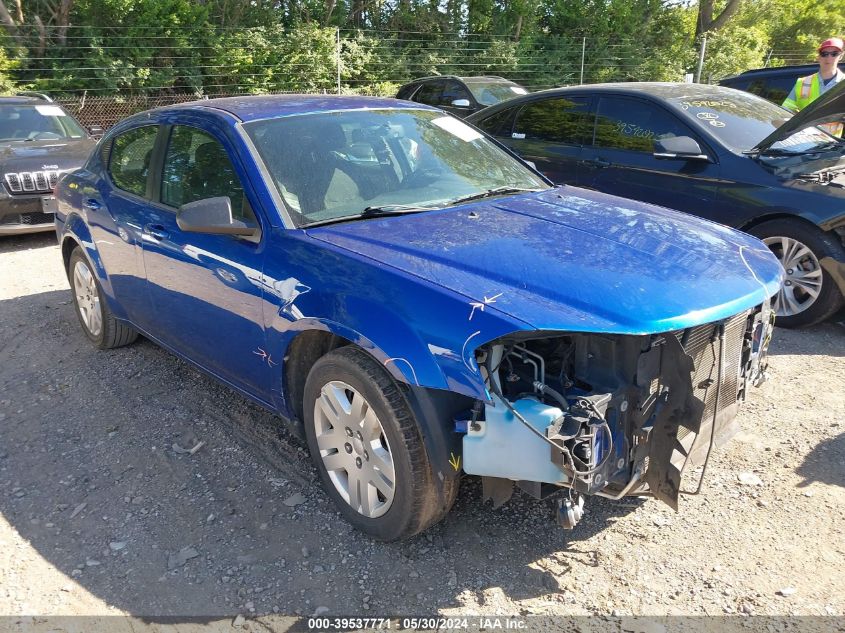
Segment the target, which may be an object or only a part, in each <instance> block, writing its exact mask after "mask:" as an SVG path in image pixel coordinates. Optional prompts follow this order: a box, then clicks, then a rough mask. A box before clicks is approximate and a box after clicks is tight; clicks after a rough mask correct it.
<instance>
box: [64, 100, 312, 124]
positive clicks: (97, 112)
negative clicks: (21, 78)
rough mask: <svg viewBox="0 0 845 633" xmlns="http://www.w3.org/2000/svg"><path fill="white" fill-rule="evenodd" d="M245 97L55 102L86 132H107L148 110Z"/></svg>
mask: <svg viewBox="0 0 845 633" xmlns="http://www.w3.org/2000/svg"><path fill="white" fill-rule="evenodd" d="M245 94H247V93H243V92H221V93H216V94H212V95H205V96H198V95H196V94H191V93H182V94H169V95H158V96H144V95H130V96H120V95H118V96H110V97H106V96H94V97H92V96H88V95H87V94H85V93H83V94H82V95H64V96H59V97H56V98H54V99H53V100H54V101H55V102H56V103H59V104H61V105H62V106H64V108H65V110H67V111H68V112H69V113H70V114H72V115H73V116H74V117H75V118H76V119H77V120H78V121H79V122H80V123H81V124H82V125H84V126H85V127H86V128H90V127H92V126H99V127H101V128H103V130H107V129H109V128H110V127H112V126H113V125H115V124H116V123H118V122H119V121H122V120H123V119H125V118H126V117H128V116H132V115H133V114H137V113H138V112H143V111H145V110H151V109H153V108H160V107H163V106H170V105H174V104H177V103H187V102H189V101H197V100H199V99H211V98H217V97H237V96H244V95H245ZM272 94H300V93H296V92H273V93H272Z"/></svg>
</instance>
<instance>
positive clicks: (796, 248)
mask: <svg viewBox="0 0 845 633" xmlns="http://www.w3.org/2000/svg"><path fill="white" fill-rule="evenodd" d="M763 243H765V244H766V246H768V247H769V248H770V249H771V251H772V252H773V253H774V254H775V255H776V256H777V258H778V259H779V260H780V263H781V265H782V266H783V268H784V270H785V271H786V279H785V281H784V283H783V286H781V289H780V291H779V292H778V294H777V296H776V297H775V312H776V313H777V315H778V316H793V315H796V314H799V313H800V312H803V311H804V310H806V309H807V308H809V307H810V306H811V305H813V303H814V302H815V301H816V299H818V297H819V293H820V292H821V289H822V267H821V265H820V264H819V260H818V258H817V257H816V256H815V255H814V254H813V251H811V250H810V249H809V248H808V247H807V246H806V245H805V244H803V243H801V242H799V241H798V240H796V239H793V238H791V237H783V236H773V237H767V238H764V239H763Z"/></svg>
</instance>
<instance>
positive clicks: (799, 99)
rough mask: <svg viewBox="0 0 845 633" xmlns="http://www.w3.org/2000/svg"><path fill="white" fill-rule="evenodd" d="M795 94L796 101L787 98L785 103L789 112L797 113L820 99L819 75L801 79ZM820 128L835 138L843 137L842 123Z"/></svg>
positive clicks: (825, 125) (829, 124) (784, 105)
mask: <svg viewBox="0 0 845 633" xmlns="http://www.w3.org/2000/svg"><path fill="white" fill-rule="evenodd" d="M841 72H842V71H841V70H837V73H841ZM840 81H845V79H840ZM794 92H795V99H794V100H792V99H790V98H789V97H787V98H786V101H784V102H783V107H784V108H786V109H788V110H792V111H793V112H797V111H799V110H803V109H804V108H806V107H807V106H808V105H810V104H811V103H812V102H813V101H815V100H816V99H818V98H819V94H821V87H820V85H819V74H818V73H813V74H812V75H807V76H806V77H799V78H798V80H797V81H796V82H795V90H794ZM819 127H820V128H822V129H823V130H825V131H826V132H828V133H830V134H833V135H834V136H838V137H841V136H842V132H843V127H844V126H843V124H842V123H825V124H823V125H820V126H819Z"/></svg>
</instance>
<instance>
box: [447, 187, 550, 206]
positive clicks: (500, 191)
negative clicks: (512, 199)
mask: <svg viewBox="0 0 845 633" xmlns="http://www.w3.org/2000/svg"><path fill="white" fill-rule="evenodd" d="M530 191H532V192H533V191H542V190H541V189H526V188H525V187H494V188H493V189H488V190H487V191H481V192H479V193H473V194H471V195H469V196H462V197H460V198H455V199H454V200H450V201H449V204H461V203H463V202H471V201H472V200H481V199H482V198H492V197H493V196H503V195H506V194H509V193H527V192H530Z"/></svg>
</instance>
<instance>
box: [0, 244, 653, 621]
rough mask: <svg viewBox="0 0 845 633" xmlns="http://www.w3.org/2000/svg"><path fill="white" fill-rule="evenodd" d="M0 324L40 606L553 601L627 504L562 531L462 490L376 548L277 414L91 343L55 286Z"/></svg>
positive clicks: (170, 609)
mask: <svg viewBox="0 0 845 633" xmlns="http://www.w3.org/2000/svg"><path fill="white" fill-rule="evenodd" d="M32 239H37V240H43V242H44V243H45V244H44V245H49V244H48V239H47V238H45V237H42V236H35V237H34V238H32ZM0 314H2V316H3V318H2V319H0V341H3V344H2V345H0V514H1V515H2V518H3V519H4V520H5V521H7V522H8V523H9V524H11V526H12V527H13V528H14V529H15V530H16V531H17V532H18V534H20V536H21V537H22V538H23V539H24V540H25V541H27V542H28V543H29V544H30V545H31V546H32V547H33V548H34V550H35V551H36V552H37V554H38V555H39V556H41V557H42V558H43V559H45V560H46V561H47V562H49V563H50V565H52V566H53V567H55V568H56V569H57V570H58V572H60V573H61V574H64V575H65V576H66V577H67V579H62V578H61V577H60V576H59V575H58V574H55V573H54V574H53V576H55V578H52V576H51V583H53V584H49V585H48V586H46V587H45V588H44V591H52V592H55V594H56V595H55V602H53V603H52V604H58V605H61V604H62V601H63V600H65V597H66V596H67V595H68V594H66V593H64V594H63V593H60V592H59V589H58V588H60V587H62V586H63V585H65V586H67V585H68V584H69V585H71V586H74V587H76V588H81V589H84V590H85V591H87V592H89V593H90V594H93V595H94V596H96V597H97V598H99V599H101V600H103V601H104V602H106V603H107V604H110V605H114V606H115V607H117V608H118V609H121V610H123V611H126V612H129V613H131V614H136V615H143V616H145V617H146V618H148V619H150V620H156V619H159V618H166V617H171V618H172V617H179V616H200V617H204V616H209V617H212V616H226V615H232V614H237V613H243V614H245V615H249V614H261V613H272V612H273V611H274V610H278V612H280V613H284V614H304V615H310V614H312V613H314V611H315V610H316V609H317V607H319V606H324V607H326V608H328V609H329V613H333V614H360V613H367V612H369V613H371V614H379V613H380V614H396V613H400V614H401V613H435V612H436V611H437V610H438V609H441V608H448V607H450V606H458V605H460V604H463V603H464V602H463V597H464V594H465V593H466V592H469V593H470V594H472V595H474V596H475V599H476V600H477V601H478V602H479V603H481V604H484V603H485V602H486V601H489V600H490V599H491V596H494V595H496V594H501V593H504V594H505V595H506V596H508V597H510V598H511V599H516V600H519V599H524V598H534V597H538V596H544V595H553V594H557V593H558V592H560V591H561V590H562V587H563V586H564V585H565V582H566V579H565V575H566V572H564V573H560V569H564V570H570V569H572V568H573V567H574V566H576V565H579V566H590V567H599V566H610V565H611V564H612V562H611V561H607V560H603V558H602V552H601V551H594V550H593V549H591V548H589V547H585V546H584V544H583V542H584V541H585V540H587V539H589V538H590V537H592V536H593V535H595V534H596V533H598V532H601V531H602V530H603V529H605V527H606V526H608V525H609V524H611V523H612V522H613V521H615V520H616V519H617V518H618V517H620V516H623V515H624V514H627V513H629V512H631V511H633V510H634V508H635V507H636V506H638V505H640V503H641V502H638V501H625V502H611V501H608V500H603V499H598V498H596V499H590V500H589V501H588V504H587V513H586V516H585V518H584V519H583V520H582V522H581V523H580V524H579V525H578V527H577V528H576V529H575V530H574V531H572V532H566V531H564V530H563V529H561V528H560V527H558V526H557V524H556V523H555V522H554V520H553V516H554V513H553V507H554V506H553V503H551V502H550V501H544V502H541V501H536V500H533V499H531V498H529V497H527V496H526V495H524V494H522V493H521V492H517V493H515V494H514V497H513V499H512V500H511V501H510V502H509V503H508V504H506V505H505V506H503V507H502V508H500V509H498V510H495V511H494V510H492V509H491V508H490V506H489V504H487V505H485V504H483V503H482V502H481V489H480V488H481V486H480V483H479V481H478V480H476V479H473V478H467V479H465V481H464V486H463V488H462V491H461V494H460V495H459V498H458V501H457V503H456V505H455V508H454V510H453V511H452V513H451V514H450V515H449V516H447V518H446V519H445V520H444V521H443V522H442V523H440V524H439V525H437V526H434V527H433V528H432V529H430V530H429V531H427V532H426V533H424V534H422V535H419V536H417V537H415V538H413V539H411V540H409V541H407V542H403V543H393V544H381V543H375V542H373V541H371V540H369V539H368V538H366V537H364V536H363V535H361V534H360V533H358V532H356V531H355V530H353V529H352V528H351V527H350V526H349V525H348V524H346V523H345V522H344V521H343V520H342V519H341V518H340V515H339V514H338V513H337V511H336V510H335V509H334V507H333V506H332V504H331V502H330V501H329V500H328V498H327V497H326V495H325V494H324V493H323V491H322V489H321V488H320V486H319V485H318V484H317V483H315V482H316V477H315V474H316V473H315V470H314V469H313V468H312V466H311V464H310V461H309V458H308V455H307V452H306V450H305V448H304V444H303V443H302V442H301V441H300V440H298V439H297V438H295V437H294V436H292V435H291V434H290V433H289V432H288V431H287V430H285V429H284V428H283V427H282V423H281V421H280V419H279V418H277V417H276V416H274V415H272V414H271V413H269V412H267V411H265V410H263V409H261V408H260V407H258V406H256V405H254V404H252V403H251V402H249V401H248V400H246V399H244V398H242V397H241V396H239V395H238V394H236V393H234V392H233V391H231V390H229V389H228V388H226V387H224V386H222V385H220V384H218V383H217V382H216V381H214V380H212V379H211V378H208V377H206V376H204V375H203V374H201V373H200V372H198V371H196V370H194V369H193V368H192V367H190V366H189V365H187V364H186V363H184V362H182V361H181V360H179V359H177V358H175V357H174V356H172V355H170V354H168V353H166V352H164V351H163V350H161V349H160V348H158V347H157V346H156V345H154V344H152V343H150V342H149V341H146V340H144V339H140V340H139V341H138V342H137V343H135V344H134V345H131V346H128V347H125V348H122V349H118V350H112V351H108V352H100V351H97V350H95V349H93V347H92V346H91V345H90V344H89V343H88V341H87V339H86V338H85V337H84V336H83V334H82V332H81V331H80V329H79V325H78V322H77V320H76V317H75V315H74V313H73V308H72V304H71V297H70V291H69V290H63V291H54V292H44V293H41V294H34V295H27V296H23V297H18V298H15V299H9V300H5V301H0ZM200 443H202V444H200ZM190 449H194V452H193V453H190V452H188V451H189V450H190ZM547 557H552V558H553V559H555V561H556V564H557V567H558V569H557V570H555V572H554V573H553V572H552V570H548V569H543V568H541V567H539V566H538V564H537V562H536V561H539V560H541V559H544V558H547ZM15 561H16V564H17V565H19V566H20V568H21V569H23V568H26V567H27V566H28V564H29V563H28V561H26V560H25V559H15ZM22 577H24V578H26V577H27V576H26V575H24V576H22ZM74 583H75V585H74ZM74 591H76V589H74ZM459 595H461V596H462V598H461V601H460V602H459V600H458V596H459ZM89 602H90V601H89Z"/></svg>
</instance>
